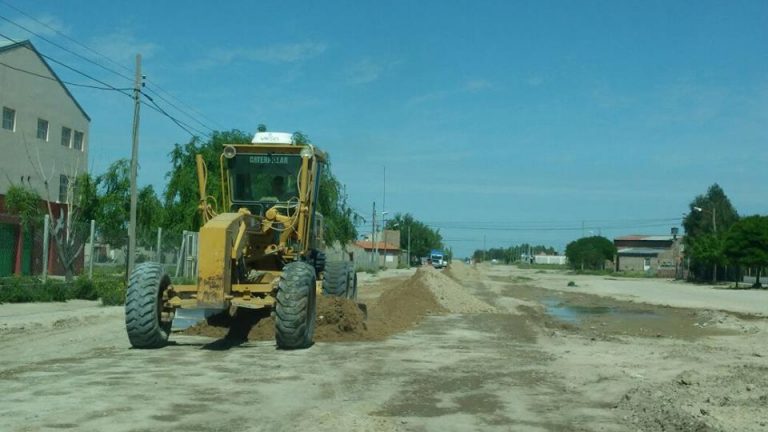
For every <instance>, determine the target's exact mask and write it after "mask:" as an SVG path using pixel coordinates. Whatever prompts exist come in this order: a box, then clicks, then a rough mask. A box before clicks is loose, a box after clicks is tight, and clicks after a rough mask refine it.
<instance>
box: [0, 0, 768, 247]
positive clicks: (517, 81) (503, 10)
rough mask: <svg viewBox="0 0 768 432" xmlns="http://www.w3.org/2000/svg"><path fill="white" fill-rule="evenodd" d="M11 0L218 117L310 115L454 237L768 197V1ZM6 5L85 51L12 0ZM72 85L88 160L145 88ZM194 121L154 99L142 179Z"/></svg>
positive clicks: (365, 189) (318, 135)
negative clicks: (174, 119) (711, 189)
mask: <svg viewBox="0 0 768 432" xmlns="http://www.w3.org/2000/svg"><path fill="white" fill-rule="evenodd" d="M4 1H7V2H8V3H10V4H12V5H14V6H16V7H18V8H20V9H22V10H24V11H25V12H27V13H29V14H30V15H31V16H33V17H34V18H36V19H37V20H40V21H42V22H45V23H46V24H47V25H48V26H50V27H53V28H55V29H57V30H58V31H59V32H61V33H63V34H65V35H67V36H68V37H71V38H74V39H76V40H77V41H80V42H82V43H84V44H85V45H87V46H89V47H90V48H93V49H94V50H96V51H98V52H100V53H103V54H106V55H107V56H109V57H110V58H112V59H114V60H115V61H117V62H118V63H120V64H121V65H124V67H126V68H127V70H126V69H118V68H117V66H114V65H109V66H110V67H111V68H114V69H116V70H118V71H119V72H121V73H123V74H125V75H128V76H130V75H131V72H130V69H131V68H132V67H133V56H134V55H135V53H136V52H141V53H142V54H143V56H144V72H145V74H146V75H147V76H148V78H149V80H150V83H149V84H148V86H149V87H150V88H151V87H152V86H153V84H152V83H154V84H157V85H159V86H160V87H161V88H163V89H164V90H167V91H168V92H170V93H171V94H173V95H174V96H176V97H178V98H179V99H180V100H182V101H183V102H184V103H185V104H186V105H185V106H182V107H183V108H185V109H186V110H188V109H187V108H186V106H187V105H188V106H190V107H193V108H194V109H195V110H196V111H198V112H199V113H202V114H203V115H204V116H205V117H204V118H203V119H202V121H203V123H205V124H206V125H207V126H209V127H212V128H214V129H231V128H238V129H242V130H246V131H252V130H254V129H255V127H256V125H257V124H258V123H265V124H267V125H268V126H269V128H270V130H277V131H295V130H301V131H303V132H305V133H307V134H309V136H310V137H311V138H312V140H313V141H314V142H315V143H316V144H317V145H318V146H320V147H322V148H324V149H326V150H328V151H329V152H330V153H331V155H332V162H333V170H334V172H335V174H336V175H337V177H338V178H339V179H340V180H341V181H342V182H343V183H344V184H346V186H347V190H348V193H349V196H350V202H351V204H352V206H353V207H354V208H355V209H357V210H359V211H360V212H362V213H364V214H365V215H366V216H367V217H369V214H370V209H371V204H372V202H373V201H376V202H377V207H378V208H379V209H381V204H382V199H383V194H384V175H383V174H384V167H385V166H386V209H387V211H390V212H398V211H400V212H410V213H412V214H414V215H415V217H417V218H418V219H420V220H423V221H426V222H428V223H430V224H433V225H435V226H436V227H440V228H441V232H442V233H443V235H444V237H445V238H446V239H447V240H448V244H449V245H450V246H452V247H453V248H454V250H456V251H457V253H458V254H459V255H463V254H468V253H471V251H472V250H473V249H475V248H478V247H481V246H482V245H483V237H484V236H485V242H486V244H487V246H488V247H491V246H507V245H510V244H516V243H521V242H534V243H543V244H548V245H553V246H555V247H557V248H559V249H562V248H563V247H564V245H565V244H567V243H568V242H569V241H571V240H574V239H576V238H578V237H579V236H581V234H582V230H581V226H582V225H584V226H585V230H584V231H583V232H584V233H585V234H589V233H590V232H594V233H598V232H599V233H601V234H603V235H607V236H609V237H612V236H616V235H624V234H630V233H657V234H664V233H668V232H669V228H670V227H671V226H673V225H677V224H679V220H678V221H675V220H674V219H675V218H679V217H680V216H681V215H682V213H683V212H685V211H686V210H687V204H688V203H689V202H690V201H691V199H692V198H693V197H694V196H695V195H697V194H700V193H704V192H705V191H706V189H707V187H708V186H709V185H711V184H712V183H715V182H717V183H719V184H720V185H721V186H722V187H723V188H724V190H725V191H726V193H727V194H728V195H729V197H730V198H731V201H732V202H733V204H734V205H735V206H736V208H737V210H738V211H739V212H740V213H742V214H754V213H761V214H765V213H768V200H766V193H765V191H766V186H765V185H766V183H768V152H766V150H765V149H766V144H768V127H767V125H768V50H766V46H768V3H767V2H765V1H755V2H747V1H740V2H707V1H697V2H670V1H658V2H653V1H648V2H630V1H585V2H582V1H530V2H516V1H432V2H429V1H421V2H413V1H391V2H388V1H378V2H368V1H348V2H342V1H332V2H309V1H308V2H284V1H274V2H256V1H242V2H236V1H231V2H218V3H211V2H203V1H188V2H157V1H155V2H144V1H132V2H123V1H112V2H96V1H67V2H60V1H34V0H28V1H25V2H23V3H22V2H20V1H18V0H4ZM214 5H215V6H214ZM0 15H2V16H5V17H7V18H10V19H12V20H14V21H17V22H20V23H23V24H24V25H25V26H29V28H30V29H32V30H34V31H36V32H39V33H40V34H43V35H44V36H45V37H47V38H49V39H51V40H53V41H55V42H57V43H59V44H62V45H65V46H67V47H69V48H71V49H75V50H78V52H81V53H83V54H84V55H88V52H85V51H83V50H82V49H81V48H80V47H78V46H76V45H72V44H71V42H70V41H68V40H67V39H66V38H64V37H62V36H61V35H59V34H57V33H55V32H53V31H51V30H50V29H49V28H47V27H45V26H41V25H40V24H38V23H36V22H35V21H32V20H30V19H29V18H27V17H24V16H22V15H20V14H19V13H18V12H17V11H15V10H13V9H11V8H9V7H8V6H7V5H5V4H3V3H0ZM0 32H2V33H3V34H7V35H11V36H13V37H14V38H27V37H29V35H28V34H26V33H25V32H24V31H22V30H20V29H18V28H16V27H14V26H12V25H11V24H9V23H7V22H0ZM31 39H32V41H33V42H34V43H35V44H36V46H37V47H38V49H39V50H40V51H42V52H43V53H45V54H48V55H50V56H52V57H54V58H56V59H59V60H62V61H64V62H66V63H68V64H71V65H73V66H76V67H78V68H80V69H82V70H83V71H86V72H88V73H89V74H92V75H93V76H95V77H97V78H99V79H101V80H104V81H106V82H108V83H110V84H112V85H114V86H116V87H130V86H131V83H130V82H129V81H128V80H126V79H124V78H121V77H119V76H117V75H114V74H111V73H109V72H106V71H104V70H102V69H99V68H96V67H95V66H93V65H90V64H88V63H86V62H83V61H82V60H81V59H78V58H76V57H74V56H72V55H70V54H68V53H66V52H64V51H62V50H60V49H59V48H57V47H55V46H52V45H50V44H48V43H46V42H45V41H43V40H40V39H39V38H35V37H31ZM54 68H55V69H56V71H57V72H58V73H60V75H61V76H62V78H64V79H66V80H70V81H75V82H87V81H88V80H87V79H85V78H83V77H79V76H77V75H74V74H72V73H70V72H67V71H66V70H62V68H60V67H56V66H55V65H54ZM72 91H73V93H74V94H75V96H76V97H77V98H78V100H79V101H80V102H81V103H82V105H83V106H84V107H85V109H86V111H87V112H88V113H89V114H90V115H91V117H92V124H91V136H90V145H91V154H90V159H91V167H92V171H93V172H95V173H99V172H101V171H103V169H104V168H105V167H106V165H107V164H108V163H109V162H110V161H112V160H115V159H117V158H121V157H128V156H129V155H130V124H131V115H132V106H131V101H130V99H128V98H127V97H125V96H122V95H119V94H116V93H114V92H103V91H97V90H87V89H80V88H73V89H72ZM158 102H159V103H162V102H161V101H158ZM164 106H165V107H166V108H167V109H168V110H169V112H171V113H172V114H174V115H176V116H179V118H182V119H185V121H187V122H189V123H190V124H193V125H196V126H197V127H198V128H200V129H202V127H201V126H200V125H198V124H197V123H195V122H193V121H192V120H190V119H188V118H185V117H184V116H183V115H182V114H180V113H178V112H176V111H174V110H173V109H172V108H171V107H169V106H167V105H164ZM179 106H181V105H179ZM188 139H189V135H188V134H187V133H186V132H184V131H183V130H182V129H180V128H178V127H177V126H175V125H174V124H173V123H171V122H170V121H169V120H168V119H166V118H163V117H162V116H160V115H158V114H157V113H154V112H151V111H149V110H146V109H144V110H143V112H142V124H141V148H140V154H141V156H140V163H141V171H140V183H142V184H147V183H151V184H153V185H155V187H156V188H157V189H159V190H162V189H163V187H164V186H163V185H164V175H165V173H166V171H167V170H168V168H169V163H168V157H167V153H168V152H169V150H170V149H171V147H172V145H173V144H174V143H177V142H186V141H187V140H188Z"/></svg>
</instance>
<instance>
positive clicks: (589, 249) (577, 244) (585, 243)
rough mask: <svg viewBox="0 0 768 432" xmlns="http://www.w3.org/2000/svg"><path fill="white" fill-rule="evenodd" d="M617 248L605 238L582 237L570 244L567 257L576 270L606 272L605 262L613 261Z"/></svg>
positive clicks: (566, 248) (566, 253)
mask: <svg viewBox="0 0 768 432" xmlns="http://www.w3.org/2000/svg"><path fill="white" fill-rule="evenodd" d="M615 255H616V246H614V245H613V242H612V241H610V240H608V239H607V238H605V237H601V236H592V237H582V238H580V239H578V240H575V241H572V242H570V243H568V245H567V246H566V247H565V256H566V257H568V262H569V263H570V265H571V267H572V268H574V269H581V270H584V269H592V270H604V269H605V261H607V260H613V257H614V256H615Z"/></svg>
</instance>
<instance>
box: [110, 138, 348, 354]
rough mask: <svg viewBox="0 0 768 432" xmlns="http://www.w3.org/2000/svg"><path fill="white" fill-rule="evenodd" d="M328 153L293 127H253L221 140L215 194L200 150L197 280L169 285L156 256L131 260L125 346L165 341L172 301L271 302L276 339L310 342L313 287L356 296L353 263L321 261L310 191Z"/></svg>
mask: <svg viewBox="0 0 768 432" xmlns="http://www.w3.org/2000/svg"><path fill="white" fill-rule="evenodd" d="M326 162H327V155H326V153H324V152H323V151H321V150H320V149H318V148H317V147H315V146H313V145H311V144H303V145H297V144H295V143H294V140H293V139H292V136H291V134H285V133H268V132H258V133H256V135H255V136H254V138H253V142H252V144H230V145H226V146H224V150H223V152H222V154H221V156H220V158H219V163H220V168H221V189H222V197H223V198H222V201H223V202H221V203H217V202H216V200H215V199H214V198H213V197H211V196H209V195H208V194H207V192H206V182H207V168H206V166H205V164H204V162H203V159H202V157H201V156H200V155H198V156H197V172H198V182H199V190H200V198H201V199H200V211H201V213H202V217H203V222H204V225H203V226H202V227H201V229H200V234H199V246H198V251H199V252H198V255H199V256H198V277H197V284H196V285H174V284H172V283H171V279H170V277H169V276H168V275H167V274H164V272H163V269H162V267H161V266H160V264H158V263H142V264H138V265H137V266H136V268H135V270H134V271H133V272H132V273H131V275H130V278H129V283H128V290H127V293H126V303H125V323H126V328H127V331H128V338H129V339H130V342H131V345H132V346H133V347H135V348H158V347H161V346H164V345H165V344H166V343H167V341H168V336H169V334H170V330H171V323H172V321H173V317H174V312H175V310H176V309H180V308H181V309H196V308H197V309H200V308H204V309H219V310H226V309H229V310H235V308H248V309H264V308H271V309H272V312H273V316H274V320H275V339H276V342H277V346H278V347H279V348H285V349H294V348H306V347H308V346H310V345H312V339H313V334H314V329H315V317H316V307H317V302H316V298H317V297H316V296H317V294H318V291H322V292H323V293H324V294H326V295H334V296H341V297H347V298H351V299H355V298H356V296H357V276H356V274H355V271H354V265H353V262H352V261H351V260H349V261H338V262H328V263H326V260H325V254H324V253H323V245H324V243H323V241H322V221H323V219H322V216H321V215H320V213H318V212H317V202H318V200H317V198H318V194H319V193H320V176H321V172H322V170H323V169H324V167H325V164H326ZM216 207H218V208H220V209H223V212H221V213H218V214H217V213H216V210H215V209H216Z"/></svg>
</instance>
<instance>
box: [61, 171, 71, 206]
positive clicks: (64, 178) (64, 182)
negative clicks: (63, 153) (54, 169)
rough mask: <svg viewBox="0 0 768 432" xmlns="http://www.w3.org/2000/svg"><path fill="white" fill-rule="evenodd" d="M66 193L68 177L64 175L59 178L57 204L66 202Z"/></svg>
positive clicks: (67, 190)
mask: <svg viewBox="0 0 768 432" xmlns="http://www.w3.org/2000/svg"><path fill="white" fill-rule="evenodd" d="M67 192H69V177H67V176H65V175H64V174H62V175H60V176H59V202H60V203H65V202H67Z"/></svg>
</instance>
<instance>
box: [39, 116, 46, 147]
mask: <svg viewBox="0 0 768 432" xmlns="http://www.w3.org/2000/svg"><path fill="white" fill-rule="evenodd" d="M37 139H41V140H43V141H48V120H43V119H41V118H39V119H37Z"/></svg>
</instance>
